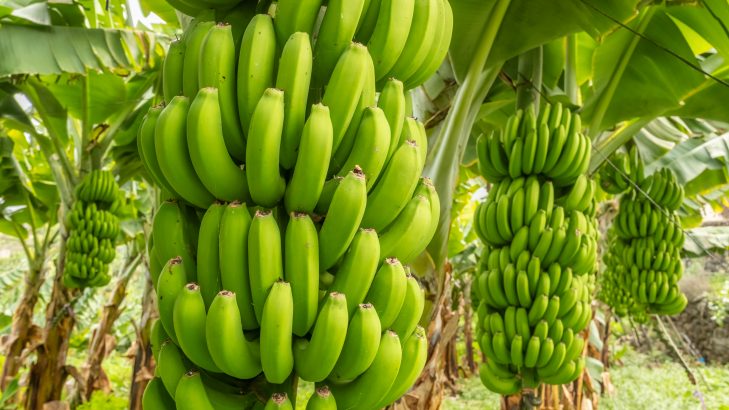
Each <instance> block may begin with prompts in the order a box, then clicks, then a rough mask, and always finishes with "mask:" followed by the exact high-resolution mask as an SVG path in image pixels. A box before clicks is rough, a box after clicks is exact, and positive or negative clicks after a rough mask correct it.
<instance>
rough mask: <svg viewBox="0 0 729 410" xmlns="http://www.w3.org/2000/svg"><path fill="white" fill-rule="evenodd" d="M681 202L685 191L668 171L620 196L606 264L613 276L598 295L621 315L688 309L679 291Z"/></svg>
mask: <svg viewBox="0 0 729 410" xmlns="http://www.w3.org/2000/svg"><path fill="white" fill-rule="evenodd" d="M682 202H683V187H682V186H680V185H679V184H678V181H677V180H676V178H675V176H674V174H673V173H672V172H671V171H670V170H669V169H667V168H662V169H659V170H657V171H656V172H654V173H653V174H651V175H649V176H647V177H644V178H642V180H640V181H638V182H637V183H636V185H634V188H632V189H630V190H629V191H628V192H627V193H625V194H623V195H622V196H621V198H620V210H619V212H618V214H617V215H616V217H615V220H614V222H613V225H612V227H611V233H610V234H611V235H612V237H613V238H612V239H611V241H610V244H609V252H608V253H607V255H606V260H605V262H606V267H607V271H608V272H609V274H608V275H606V277H605V278H603V279H602V281H601V292H600V294H601V298H602V300H603V301H604V302H605V303H607V304H608V305H610V306H611V307H613V308H614V309H615V312H616V313H617V314H619V315H625V314H630V315H633V316H637V317H638V318H644V317H646V315H647V314H651V313H655V314H666V315H675V314H678V313H680V312H681V311H682V310H683V309H684V308H685V307H686V303H687V300H686V296H685V295H683V294H682V293H681V291H680V289H679V288H678V281H679V280H680V279H681V275H682V274H683V264H682V261H681V249H682V248H683V241H684V233H683V230H682V229H681V221H680V219H679V217H678V216H677V214H676V212H675V211H676V209H678V207H679V206H680V204H681V203H682Z"/></svg>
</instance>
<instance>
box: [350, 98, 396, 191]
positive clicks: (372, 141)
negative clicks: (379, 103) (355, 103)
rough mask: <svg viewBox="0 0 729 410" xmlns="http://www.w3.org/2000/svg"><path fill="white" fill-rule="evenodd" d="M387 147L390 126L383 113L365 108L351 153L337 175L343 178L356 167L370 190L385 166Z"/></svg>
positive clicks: (376, 109) (375, 109) (375, 108)
mask: <svg viewBox="0 0 729 410" xmlns="http://www.w3.org/2000/svg"><path fill="white" fill-rule="evenodd" d="M389 147H390V126H389V125H388V123H387V117H386V116H385V113H384V112H383V111H382V110H381V109H380V108H377V107H368V108H365V110H364V114H363V115H362V120H361V121H360V123H359V128H358V130H357V135H356V138H355V141H354V146H353V147H352V151H351V153H350V154H349V157H348V158H347V161H346V162H345V163H344V165H343V166H342V169H341V170H340V171H339V172H338V174H337V175H339V176H344V175H346V173H347V172H349V170H351V169H353V168H354V167H355V166H357V165H358V166H359V167H360V168H362V171H363V172H364V174H365V179H366V185H367V189H368V190H370V189H371V188H372V186H373V185H374V184H375V181H377V178H378V177H379V176H380V172H381V171H382V169H383V167H384V166H385V161H386V159H387V152H388V150H389Z"/></svg>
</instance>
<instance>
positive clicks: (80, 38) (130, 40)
mask: <svg viewBox="0 0 729 410" xmlns="http://www.w3.org/2000/svg"><path fill="white" fill-rule="evenodd" d="M156 41H157V39H156V36H155V35H154V34H152V33H149V32H143V31H131V30H111V29H86V28H81V27H62V26H52V27H29V26H18V25H1V26H0V56H2V58H0V77H4V76H9V75H14V74H61V73H80V74H83V73H86V72H87V71H89V70H97V71H102V70H120V71H122V72H127V71H129V70H140V69H141V68H143V67H145V66H147V65H148V62H149V61H150V60H151V57H152V55H153V53H154V51H155V45H156Z"/></svg>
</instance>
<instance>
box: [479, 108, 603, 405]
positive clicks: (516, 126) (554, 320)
mask: <svg viewBox="0 0 729 410" xmlns="http://www.w3.org/2000/svg"><path fill="white" fill-rule="evenodd" d="M580 124H581V123H580V117H579V116H578V115H576V114H573V113H571V112H570V111H569V110H568V109H566V108H563V107H562V106H561V105H560V104H556V105H545V106H544V107H543V108H542V110H541V112H540V114H539V115H535V113H534V109H533V108H529V109H527V110H525V111H521V110H519V111H518V112H517V113H516V114H515V115H514V116H512V117H510V118H509V120H508V121H507V125H506V127H505V128H504V129H503V130H501V131H497V132H496V133H492V134H491V135H488V136H481V137H480V138H479V140H478V143H477V146H478V154H479V169H480V170H481V173H482V175H483V176H484V177H485V178H486V179H487V180H488V181H489V182H491V183H492V184H493V185H492V187H491V189H490V190H489V193H488V196H487V198H486V200H485V201H484V202H482V203H480V204H479V205H478V206H477V208H476V210H475V214H474V226H475V229H476V232H477V234H478V236H479V238H480V239H481V241H482V242H483V243H484V245H485V246H484V251H483V254H482V256H481V260H480V263H479V269H478V271H479V274H478V276H477V281H478V286H477V291H476V294H477V298H476V299H475V303H476V304H477V312H478V323H479V326H478V328H479V331H478V334H479V336H478V337H479V344H480V347H481V349H482V351H483V353H484V354H485V356H486V362H485V363H484V364H482V365H481V368H480V376H481V381H482V382H483V384H484V385H485V386H486V387H487V388H488V389H490V390H492V391H494V392H496V393H499V394H503V395H510V394H516V393H518V392H520V391H521V390H522V389H524V388H527V389H532V388H536V387H537V386H539V384H540V383H548V384H555V385H556V384H564V383H568V382H570V381H572V380H575V379H576V378H577V377H578V376H579V375H580V373H581V372H582V371H583V368H584V365H585V362H584V358H583V349H584V348H585V343H586V342H585V337H584V336H583V334H582V331H583V330H584V329H585V328H586V327H587V325H588V324H589V322H590V320H591V319H592V308H591V286H592V276H593V274H594V272H595V270H596V269H595V268H596V258H597V235H598V231H597V220H596V219H595V217H594V215H595V208H596V205H595V199H594V195H595V191H596V184H595V182H594V181H592V180H591V179H590V178H589V176H588V175H587V174H586V171H587V167H588V164H589V162H590V150H591V142H590V140H589V138H587V137H586V136H585V135H584V134H582V132H581V125H580Z"/></svg>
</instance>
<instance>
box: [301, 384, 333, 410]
mask: <svg viewBox="0 0 729 410" xmlns="http://www.w3.org/2000/svg"><path fill="white" fill-rule="evenodd" d="M306 410H337V401H336V400H335V399H334V395H333V394H332V392H331V391H330V390H329V386H319V387H317V388H316V389H315V390H314V394H312V395H311V397H310V398H309V401H308V402H306Z"/></svg>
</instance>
